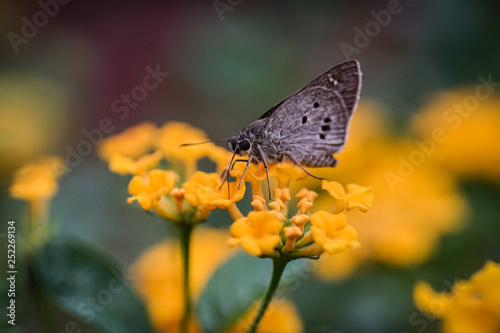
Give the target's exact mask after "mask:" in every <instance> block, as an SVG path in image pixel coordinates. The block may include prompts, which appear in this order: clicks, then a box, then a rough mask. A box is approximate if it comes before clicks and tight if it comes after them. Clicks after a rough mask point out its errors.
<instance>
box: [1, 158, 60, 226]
mask: <svg viewBox="0 0 500 333" xmlns="http://www.w3.org/2000/svg"><path fill="white" fill-rule="evenodd" d="M66 170H67V168H66V165H65V164H64V162H63V160H62V159H61V158H59V157H52V156H50V157H44V158H41V159H39V160H38V161H35V162H32V163H28V164H26V165H24V166H22V167H20V168H19V169H17V170H16V171H15V173H14V177H13V180H12V184H11V185H10V188H9V194H10V196H11V197H12V198H14V199H20V200H24V201H27V202H28V204H29V209H30V215H31V218H32V220H38V219H44V218H46V217H47V216H46V215H47V213H48V208H49V202H50V200H51V199H52V197H53V196H54V195H55V194H56V193H57V191H58V188H59V185H58V182H57V179H58V177H60V176H61V175H62V174H63V173H64V172H66Z"/></svg>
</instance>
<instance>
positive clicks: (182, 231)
mask: <svg viewBox="0 0 500 333" xmlns="http://www.w3.org/2000/svg"><path fill="white" fill-rule="evenodd" d="M192 231H193V226H192V225H191V224H189V223H179V240H180V245H181V256H182V271H183V274H184V313H183V315H182V319H181V328H180V331H181V333H187V332H188V328H189V318H190V317H191V288H190V278H189V248H190V243H191V233H192Z"/></svg>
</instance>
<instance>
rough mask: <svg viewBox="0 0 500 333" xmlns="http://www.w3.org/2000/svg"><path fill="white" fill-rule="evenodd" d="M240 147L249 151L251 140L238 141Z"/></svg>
mask: <svg viewBox="0 0 500 333" xmlns="http://www.w3.org/2000/svg"><path fill="white" fill-rule="evenodd" d="M238 147H239V148H240V149H241V150H242V151H247V150H248V149H250V142H248V140H243V141H241V142H240V143H238Z"/></svg>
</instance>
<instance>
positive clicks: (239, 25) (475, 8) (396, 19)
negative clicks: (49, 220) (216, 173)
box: [0, 0, 500, 333]
mask: <svg viewBox="0 0 500 333" xmlns="http://www.w3.org/2000/svg"><path fill="white" fill-rule="evenodd" d="M221 2H222V3H224V4H226V6H229V7H227V8H229V9H228V10H226V11H224V12H221V11H222V10H223V9H220V8H219V12H218V10H217V9H216V7H215V6H214V3H215V2H212V1H191V2H180V1H177V2H173V1H171V2H165V1H143V2H139V1H106V2H101V1H69V2H68V3H67V4H59V5H58V6H59V7H58V8H57V10H56V8H55V7H52V8H51V10H53V11H54V15H53V16H54V17H50V18H49V19H48V20H47V22H46V24H40V27H39V28H38V29H37V30H38V31H36V32H33V31H28V32H29V34H31V37H26V36H25V35H26V34H25V35H23V25H25V21H23V18H24V17H26V18H27V19H28V20H29V21H30V22H33V16H34V15H36V13H37V12H39V11H41V10H43V8H42V5H41V4H40V2H36V1H14V0H4V1H2V2H1V4H0V35H2V36H3V37H2V42H1V43H0V130H1V133H2V139H1V140H0V163H1V167H0V182H1V185H2V186H1V193H0V207H1V213H0V219H1V223H2V224H1V225H2V229H1V230H0V236H3V237H4V236H5V230H6V226H5V222H6V221H7V220H8V219H15V220H20V219H21V218H23V216H24V207H23V204H22V203H20V202H18V201H14V200H12V199H9V198H8V196H7V188H8V184H9V182H10V180H11V174H12V171H13V170H14V169H15V168H16V167H18V166H20V165H21V164H22V163H24V162H26V161H29V160H31V159H33V158H36V157H38V156H43V155H47V154H53V155H59V156H62V157H68V156H69V155H68V154H70V153H69V152H70V151H72V150H74V149H77V147H78V145H79V143H80V142H81V140H82V139H86V136H85V131H87V132H92V131H93V130H95V129H98V128H99V126H100V122H101V121H102V119H105V118H107V119H110V120H111V122H112V126H113V131H112V133H109V134H115V133H118V132H120V131H121V130H123V129H125V128H127V127H129V126H132V125H135V124H137V123H139V122H141V121H145V120H150V121H153V122H155V123H157V124H159V125H160V124H163V123H164V122H166V121H170V120H179V121H185V122H189V123H191V124H192V125H193V126H196V127H199V128H202V129H203V130H205V131H206V132H207V134H208V135H209V137H211V138H214V139H219V138H227V137H228V136H231V135H234V134H235V133H237V132H238V131H239V130H240V129H241V128H243V127H245V126H247V125H248V124H249V123H250V122H251V121H253V120H255V119H256V118H258V117H259V116H260V115H261V114H262V113H264V112H265V111H266V110H267V109H268V108H270V107H271V106H273V105H274V104H275V103H276V102H279V101H281V100H282V99H283V98H285V97H286V96H288V95H289V94H291V93H293V92H294V91H296V90H297V89H299V88H300V87H301V86H303V85H305V84H306V83H308V82H309V81H310V80H312V79H313V78H315V77H316V76H318V75H320V74H321V73H323V72H324V71H326V70H327V69H329V68H331V67H333V66H334V65H336V64H338V63H340V62H342V61H344V60H345V59H346V55H345V52H343V50H342V47H341V45H344V46H345V44H343V43H347V44H350V45H352V46H355V45H356V44H355V42H356V41H355V37H356V34H357V32H356V30H355V29H356V28H360V29H361V30H364V29H365V25H366V24H367V23H369V22H370V21H374V17H373V14H372V13H371V12H372V11H375V12H379V11H380V10H387V8H388V3H391V1H356V2H347V1H314V2H306V1H286V2H285V1H275V2H264V1H245V0H243V1H233V2H230V1H225V0H222V1H221ZM41 3H45V2H43V1H41ZM231 3H232V5H231ZM398 8H399V9H400V10H399V12H398V13H397V14H393V15H391V17H390V21H388V22H387V24H386V26H383V27H380V29H379V30H380V31H379V32H377V33H373V37H370V38H369V42H366V41H365V42H366V43H365V44H364V45H362V47H358V48H357V50H356V51H355V52H353V53H352V54H351V56H350V58H354V59H358V60H359V61H360V63H361V68H362V71H363V88H362V92H361V99H362V100H375V101H377V102H380V103H381V104H383V105H384V107H385V110H386V111H387V112H388V116H387V117H386V119H388V121H389V122H390V123H391V124H392V125H393V126H394V128H395V131H396V132H397V131H400V132H403V131H404V130H405V128H406V124H407V122H408V120H409V119H410V117H411V116H412V114H414V113H416V112H417V111H418V110H419V108H420V107H421V106H422V105H423V104H424V103H425V102H426V101H428V98H429V96H430V95H432V93H434V92H436V91H439V90H447V89H453V88H456V87H460V86H463V85H467V84H473V85H474V84H477V82H478V81H477V80H478V76H480V75H482V76H484V77H487V76H488V75H492V77H493V80H494V81H496V80H500V61H498V55H499V54H500V43H499V42H498V36H499V33H500V21H499V20H498V13H499V12H500V4H499V3H498V2H497V1H475V2H473V1H465V0H458V1H457V0H455V1H452V0H444V1H435V2H433V1H420V0H413V1H410V0H406V1H401V2H400V5H399V7H398ZM41 23H44V22H41ZM25 32H26V31H25ZM13 34H15V35H16V36H17V37H15V36H14V35H13ZM13 41H14V42H13ZM358 46H359V45H358ZM147 68H152V69H157V68H159V69H160V71H161V72H168V73H169V74H168V76H165V77H163V78H162V79H161V82H160V83H159V84H158V85H157V86H156V87H155V88H153V89H151V90H144V91H147V95H146V96H143V98H142V97H141V99H143V100H141V101H140V102H138V103H137V104H129V106H128V107H125V108H124V106H125V105H126V101H125V100H123V98H124V97H123V96H124V94H131V93H134V92H135V93H139V90H138V89H137V88H136V87H137V86H141V85H143V79H144V77H145V75H147V74H148V70H147ZM134 89H135V90H134ZM118 107H122V109H120V111H117V110H118V109H117V108H118ZM125 109H127V110H128V111H124V110H125ZM499 112H500V110H499ZM499 130H500V128H499ZM351 135H355V134H353V133H351ZM473 139H474V138H473V137H472V138H471V140H473ZM496 144H498V142H497V143H496ZM478 149H481V148H480V147H479V148H478ZM91 150H92V151H90V152H89V154H88V156H84V157H83V158H82V159H81V161H77V162H75V165H74V167H72V168H71V170H70V172H69V173H68V174H66V175H65V176H64V177H63V179H62V183H61V188H60V192H59V194H58V195H57V196H56V198H55V199H54V202H53V205H52V216H53V218H54V221H55V223H56V225H57V228H58V231H59V232H60V233H62V234H68V235H72V236H74V237H77V238H79V239H81V240H82V241H83V242H85V243H88V244H90V245H91V246H93V247H95V248H98V249H100V250H102V251H104V252H106V253H108V254H109V255H110V256H111V257H113V258H115V259H116V260H118V261H119V262H120V263H122V264H123V265H129V264H130V263H132V262H133V261H134V259H135V258H137V256H138V255H139V254H140V252H141V251H142V250H144V249H145V248H146V247H148V246H150V245H151V244H154V243H156V242H158V241H159V240H161V239H163V238H165V237H166V236H168V235H171V234H172V233H173V231H172V230H171V229H169V228H168V227H165V225H164V224H161V223H158V221H157V220H156V219H154V218H152V217H149V216H146V215H145V214H144V213H143V212H142V211H141V210H140V209H138V208H137V207H132V206H129V205H127V204H126V197H127V196H128V195H127V193H126V191H125V188H126V186H127V181H128V178H127V179H126V178H124V177H120V176H118V175H115V174H111V173H110V172H109V171H108V170H107V166H106V164H105V163H104V162H102V161H100V160H99V159H98V158H97V156H96V154H95V148H92V149H91ZM471 162H473V161H471ZM368 167H369V166H367V168H368ZM364 185H370V184H364ZM460 190H461V192H462V193H463V194H464V197H465V198H466V199H467V200H468V201H469V205H470V207H471V208H470V209H471V214H470V217H469V218H468V219H469V222H468V225H467V226H466V227H465V229H463V230H461V231H460V232H459V233H457V234H453V235H448V236H445V237H444V238H443V239H442V241H441V244H440V246H439V247H438V248H436V249H435V253H434V254H433V256H432V257H431V258H430V259H429V260H428V261H427V262H426V263H423V264H420V265H414V266H411V267H406V268H395V267H391V266H386V265H383V264H372V265H371V266H370V267H368V268H367V267H365V268H362V269H361V270H360V271H358V272H357V273H356V274H354V275H353V276H352V277H350V278H348V279H347V280H345V281H343V282H338V283H331V282H320V281H319V280H318V279H316V278H314V277H312V276H311V277H310V278H308V279H307V280H305V281H303V283H301V285H300V288H298V290H295V291H293V292H291V293H289V295H288V297H290V298H292V299H293V300H294V301H295V303H296V304H297V306H298V308H299V311H300V313H301V315H302V318H303V320H304V323H305V327H306V331H307V332H332V333H333V332H336V333H340V332H344V333H347V332H374V333H376V332H405V331H407V332H424V331H425V332H437V331H438V327H439V324H438V321H437V320H427V321H426V326H425V329H423V330H420V329H422V327H423V326H421V325H417V326H415V325H414V324H412V323H411V322H410V320H409V318H410V316H411V315H412V313H414V312H415V311H416V309H415V308H414V306H413V303H412V300H411V288H412V286H413V283H414V282H415V281H416V280H417V279H426V280H429V281H431V282H432V283H435V287H436V288H437V289H438V290H443V289H445V288H446V285H443V284H442V281H443V280H445V279H448V280H449V281H454V280H455V278H468V277H469V276H470V275H471V274H472V273H473V272H475V271H476V270H478V269H479V268H480V267H482V265H483V264H484V261H485V260H487V259H491V260H494V261H496V262H499V261H500V249H499V246H498V239H499V237H500V223H499V221H500V208H499V205H498V202H499V200H500V189H499V187H498V182H496V184H495V183H494V182H490V181H488V180H470V179H467V180H463V181H461V182H460ZM375 205H376V201H375ZM209 223H211V224H213V225H218V226H224V227H227V226H229V224H230V219H229V218H228V216H227V214H226V213H225V212H222V213H217V214H213V215H212V218H211V220H210V221H209ZM485 230H487V233H486V234H485ZM485 235H488V236H487V237H486V236H485ZM485 237H486V238H485ZM1 240H2V249H3V248H4V246H5V242H4V241H3V240H4V239H3V238H2V239H1ZM466 256H467V257H469V258H472V260H464V261H462V260H461V258H465V257H466ZM0 260H2V261H3V260H4V259H0ZM325 295H327V296H325ZM1 297H4V295H2V296H1ZM2 299H3V298H2ZM318 309H322V311H319V310H318ZM2 320H3V319H2ZM33 320H34V322H33V324H32V325H31V328H30V331H31V332H38V331H39V332H43V330H42V329H41V328H39V327H40V326H39V325H38V320H39V319H36V317H33ZM2 324H3V323H2ZM87 331H89V332H90V328H88V330H85V332H87Z"/></svg>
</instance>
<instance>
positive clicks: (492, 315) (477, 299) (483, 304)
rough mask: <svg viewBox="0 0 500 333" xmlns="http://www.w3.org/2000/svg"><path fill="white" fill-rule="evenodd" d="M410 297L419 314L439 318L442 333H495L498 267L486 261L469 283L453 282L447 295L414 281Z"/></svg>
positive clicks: (499, 314)
mask: <svg viewBox="0 0 500 333" xmlns="http://www.w3.org/2000/svg"><path fill="white" fill-rule="evenodd" d="M413 298H414V301H415V304H416V305H417V307H419V308H420V309H421V310H422V311H425V312H426V313H428V314H429V315H431V316H435V317H438V318H441V320H442V327H443V330H442V332H444V333H462V332H463V333H494V332H499V331H500V264H497V263H495V262H492V261H488V262H487V263H486V264H485V266H484V267H483V268H482V269H481V270H479V271H478V272H476V273H475V274H474V275H472V277H471V278H470V280H468V281H466V280H460V281H457V282H455V284H454V286H453V288H452V290H451V291H450V292H436V291H434V290H433V289H432V287H431V286H430V285H429V284H428V283H427V282H423V281H421V282H418V283H417V284H416V285H415V289H414V292H413Z"/></svg>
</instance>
